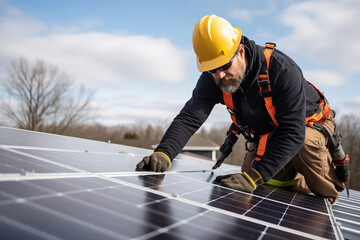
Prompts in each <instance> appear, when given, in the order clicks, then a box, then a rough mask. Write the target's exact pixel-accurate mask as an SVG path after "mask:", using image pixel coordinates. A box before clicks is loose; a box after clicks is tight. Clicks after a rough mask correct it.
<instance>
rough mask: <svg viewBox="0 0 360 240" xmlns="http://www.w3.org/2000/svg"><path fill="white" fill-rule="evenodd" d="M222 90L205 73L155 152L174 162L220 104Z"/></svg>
mask: <svg viewBox="0 0 360 240" xmlns="http://www.w3.org/2000/svg"><path fill="white" fill-rule="evenodd" d="M219 94H221V90H220V89H219V88H218V87H217V86H216V85H215V83H214V80H213V78H212V76H211V75H210V74H209V73H203V74H202V75H201V76H200V78H199V80H198V82H197V84H196V87H195V89H194V90H193V94H192V97H191V99H190V100H189V101H188V102H187V103H186V104H185V106H184V107H183V108H182V110H181V111H180V113H179V114H178V115H177V116H176V117H175V118H174V120H173V121H172V123H171V124H170V126H169V128H168V129H167V131H166V132H165V134H164V136H163V138H162V140H161V142H160V144H159V146H158V147H157V148H156V149H155V151H159V152H164V153H166V154H167V155H168V156H169V157H170V159H171V160H173V159H174V158H175V157H176V156H177V155H178V154H179V153H180V152H181V150H182V149H183V148H184V146H185V145H186V143H187V142H188V141H189V139H190V137H191V136H192V135H193V134H194V133H195V132H196V131H197V130H198V129H199V128H200V127H201V125H202V124H203V123H204V122H205V121H206V119H207V118H208V116H209V115H210V113H211V111H212V109H213V107H214V106H215V104H217V103H218V102H219Z"/></svg>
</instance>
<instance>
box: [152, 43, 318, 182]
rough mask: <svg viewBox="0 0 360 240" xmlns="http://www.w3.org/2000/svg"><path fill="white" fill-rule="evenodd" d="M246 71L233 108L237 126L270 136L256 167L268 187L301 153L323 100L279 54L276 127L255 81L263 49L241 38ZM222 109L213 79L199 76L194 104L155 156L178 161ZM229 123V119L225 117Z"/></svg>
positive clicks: (274, 63) (273, 69)
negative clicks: (215, 109)
mask: <svg viewBox="0 0 360 240" xmlns="http://www.w3.org/2000/svg"><path fill="white" fill-rule="evenodd" d="M243 44H244V46H245V56H246V58H247V60H248V68H247V71H246V74H245V79H244V81H243V83H242V84H241V86H240V89H239V90H238V91H237V92H236V93H234V94H233V102H234V108H235V109H236V111H237V112H236V114H237V118H238V120H239V122H240V123H241V124H243V125H248V126H249V127H250V128H251V129H253V130H254V131H255V132H256V133H257V134H264V133H268V132H272V134H271V135H272V138H271V141H270V142H269V143H268V145H267V148H266V151H265V154H264V155H263V157H262V160H261V161H259V162H255V163H254V164H253V167H254V168H255V169H256V170H257V171H258V172H259V173H260V174H261V175H262V177H263V179H264V180H265V181H267V180H269V179H270V178H271V177H273V176H274V175H275V174H276V173H277V172H278V171H279V170H280V169H281V168H282V167H284V166H285V165H286V164H287V163H288V162H289V161H290V160H291V158H292V157H293V156H294V155H295V154H296V153H297V152H298V151H299V150H300V148H301V147H302V145H303V143H304V138H305V118H306V117H307V116H310V115H312V114H313V113H314V112H315V111H316V109H317V108H318V106H319V103H320V96H319V93H318V92H317V91H316V90H315V88H314V87H313V86H311V85H310V84H308V83H307V82H306V80H305V79H304V77H303V74H302V72H301V69H300V68H299V67H298V66H297V65H296V63H295V62H294V61H293V60H292V59H291V58H290V57H288V56H287V55H285V54H284V53H282V52H281V51H279V50H277V49H275V50H274V51H273V53H272V55H271V58H270V66H269V71H268V75H269V81H270V87H271V95H272V99H273V104H274V106H275V109H276V114H275V118H276V120H277V121H278V123H279V125H278V127H274V123H273V122H272V120H271V117H270V115H269V114H268V112H267V110H266V108H265V104H264V99H263V98H262V97H261V96H260V94H259V92H258V91H259V87H258V85H257V81H256V79H257V76H258V74H259V72H260V70H261V69H262V67H263V64H266V62H264V61H265V57H264V54H263V47H262V46H259V45H256V43H255V42H254V41H252V40H249V39H248V38H246V37H244V38H243ZM218 103H220V104H224V100H223V95H222V91H221V90H220V88H219V87H218V86H217V85H216V84H215V82H214V79H213V77H212V75H211V74H209V73H207V72H204V73H202V74H201V76H200V78H199V80H198V82H197V84H196V87H195V89H194V91H193V95H192V97H191V99H190V100H189V101H188V102H187V103H186V104H185V106H184V108H183V109H182V110H181V111H180V113H179V114H178V115H177V116H176V118H175V119H174V120H173V122H172V123H171V125H170V127H169V128H168V130H167V131H166V133H165V135H164V136H163V138H162V140H161V142H160V144H159V146H158V147H157V149H156V150H155V151H161V152H164V153H167V154H168V155H169V156H170V158H171V159H173V158H175V157H176V156H177V154H178V153H180V151H181V150H182V148H183V147H184V146H185V144H186V143H187V141H188V140H189V139H190V137H191V136H192V135H193V134H194V133H195V132H196V131H197V130H198V129H199V127H200V126H201V125H202V124H203V123H204V122H205V120H206V119H207V117H208V116H209V114H210V113H211V111H212V109H213V107H214V105H215V104H218ZM224 117H229V116H224Z"/></svg>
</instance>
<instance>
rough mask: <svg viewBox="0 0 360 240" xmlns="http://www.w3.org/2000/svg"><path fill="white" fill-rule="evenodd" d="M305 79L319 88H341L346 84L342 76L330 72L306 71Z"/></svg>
mask: <svg viewBox="0 0 360 240" xmlns="http://www.w3.org/2000/svg"><path fill="white" fill-rule="evenodd" d="M303 74H304V77H305V78H306V80H308V81H309V82H311V83H313V84H314V85H315V86H317V87H319V88H320V87H323V86H326V87H332V86H341V85H343V84H344V83H345V78H344V76H343V75H342V74H339V73H338V72H334V71H330V70H318V71H304V73H303Z"/></svg>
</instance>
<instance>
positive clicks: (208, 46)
mask: <svg viewBox="0 0 360 240" xmlns="http://www.w3.org/2000/svg"><path fill="white" fill-rule="evenodd" d="M240 40H241V30H240V29H239V28H236V27H232V26H231V24H230V23H229V22H228V21H227V20H226V19H224V18H221V17H218V16H216V15H211V16H205V17H202V18H201V19H200V21H199V22H197V23H196V24H195V28H194V32H193V35H192V43H193V48H194V51H195V54H196V63H197V67H198V69H199V71H200V72H205V71H209V70H212V69H215V68H218V67H221V66H222V65H224V64H226V63H228V62H229V61H230V59H231V57H232V56H233V55H234V53H235V51H236V49H237V47H238V46H239V44H240Z"/></svg>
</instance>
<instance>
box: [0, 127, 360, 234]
mask: <svg viewBox="0 0 360 240" xmlns="http://www.w3.org/2000/svg"><path fill="white" fill-rule="evenodd" d="M0 134H1V136H2V137H1V138H0V212H1V215H0V232H1V234H2V237H5V238H6V239H39V238H45V239H274V238H276V239H342V238H343V236H344V237H346V238H349V239H359V236H360V234H359V233H360V231H359V192H357V191H352V192H351V198H350V200H348V199H346V197H343V196H342V197H341V199H340V201H339V203H338V204H337V205H336V206H335V207H332V206H331V205H330V204H329V202H328V201H327V200H326V199H323V198H321V197H317V196H314V195H305V194H301V193H298V192H292V191H289V190H287V189H282V188H275V187H271V186H268V185H264V186H260V187H259V188H258V189H257V190H256V191H255V192H254V194H253V195H252V194H248V193H244V192H240V191H235V190H232V189H228V188H224V187H221V186H219V185H217V184H214V183H213V179H214V178H215V177H216V176H217V175H223V174H228V173H234V172H239V171H240V169H239V167H237V166H232V165H227V164H223V165H222V166H221V167H220V168H218V169H216V170H215V171H212V170H211V168H212V165H213V164H214V163H213V162H210V161H206V160H202V159H199V158H194V157H191V156H186V155H179V157H177V158H176V159H175V160H174V162H173V167H172V168H171V170H169V171H167V172H165V173H154V172H141V171H135V165H136V163H137V162H139V161H140V160H141V159H142V158H143V157H144V156H145V155H148V154H150V153H151V152H152V151H151V150H146V149H141V148H135V147H129V146H124V145H117V144H110V143H105V142H98V141H92V140H85V139H79V138H72V137H65V136H58V135H51V134H45V133H39V132H31V131H24V130H18V129H12V128H5V127H0ZM339 223H341V227H340V224H339Z"/></svg>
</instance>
